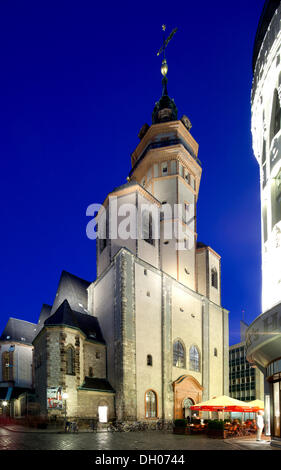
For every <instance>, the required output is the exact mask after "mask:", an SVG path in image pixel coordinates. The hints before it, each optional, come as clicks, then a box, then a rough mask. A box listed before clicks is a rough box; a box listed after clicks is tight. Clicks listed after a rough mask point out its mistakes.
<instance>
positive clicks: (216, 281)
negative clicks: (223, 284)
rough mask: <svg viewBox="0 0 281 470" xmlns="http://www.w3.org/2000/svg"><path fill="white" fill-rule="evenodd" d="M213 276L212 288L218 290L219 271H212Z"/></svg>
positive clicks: (214, 269)
mask: <svg viewBox="0 0 281 470" xmlns="http://www.w3.org/2000/svg"><path fill="white" fill-rule="evenodd" d="M211 274H212V287H214V288H215V289H217V288H218V271H217V270H216V268H213V269H212V273H211Z"/></svg>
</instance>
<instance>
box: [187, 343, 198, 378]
mask: <svg viewBox="0 0 281 470" xmlns="http://www.w3.org/2000/svg"><path fill="white" fill-rule="evenodd" d="M189 369H190V370H193V371H194V372H200V354H199V350H198V348H197V347H196V346H191V348H190V350H189Z"/></svg>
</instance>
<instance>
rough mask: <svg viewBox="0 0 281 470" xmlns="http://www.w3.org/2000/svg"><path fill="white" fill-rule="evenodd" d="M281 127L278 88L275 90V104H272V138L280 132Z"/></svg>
mask: <svg viewBox="0 0 281 470" xmlns="http://www.w3.org/2000/svg"><path fill="white" fill-rule="evenodd" d="M280 129H281V107H280V100H279V96H278V92H277V90H275V91H274V97H273V105H272V118H271V132H270V137H271V139H270V140H271V141H272V139H273V138H274V137H275V136H276V134H278V132H279V131H280Z"/></svg>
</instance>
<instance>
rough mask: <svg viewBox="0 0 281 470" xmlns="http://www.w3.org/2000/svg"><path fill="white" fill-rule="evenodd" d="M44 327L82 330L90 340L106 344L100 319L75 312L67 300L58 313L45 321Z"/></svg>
mask: <svg viewBox="0 0 281 470" xmlns="http://www.w3.org/2000/svg"><path fill="white" fill-rule="evenodd" d="M44 325H45V326H54V325H64V326H70V327H72V328H76V329H79V330H81V331H82V332H83V333H84V334H85V335H86V336H87V338H88V339H91V340H94V341H98V342H99V343H104V344H105V341H104V338H103V335H102V332H101V329H100V326H99V322H98V319H97V318H96V317H93V316H92V315H89V314H86V313H80V312H77V311H75V310H73V309H72V308H71V306H70V305H69V302H68V301H67V300H64V301H63V302H62V304H61V305H60V306H59V308H58V309H57V310H56V312H55V313H54V314H53V315H51V316H50V317H49V318H47V319H46V320H45V323H44Z"/></svg>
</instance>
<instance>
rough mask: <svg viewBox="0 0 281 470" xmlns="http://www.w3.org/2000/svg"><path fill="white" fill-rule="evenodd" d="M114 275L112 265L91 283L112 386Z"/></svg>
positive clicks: (113, 370) (113, 382)
mask: <svg viewBox="0 0 281 470" xmlns="http://www.w3.org/2000/svg"><path fill="white" fill-rule="evenodd" d="M114 276H115V267H114V265H112V266H111V267H110V269H109V270H108V272H107V273H106V274H105V275H104V276H103V277H102V278H101V279H100V280H99V281H97V282H96V283H95V284H92V285H91V290H93V291H94V294H93V297H94V306H93V307H92V311H93V315H94V316H96V317H97V318H98V321H99V324H100V328H101V330H102V334H103V337H104V340H105V342H106V345H107V365H108V380H109V382H110V384H111V385H112V387H113V388H115V387H116V380H117V378H116V376H115V367H114Z"/></svg>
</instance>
